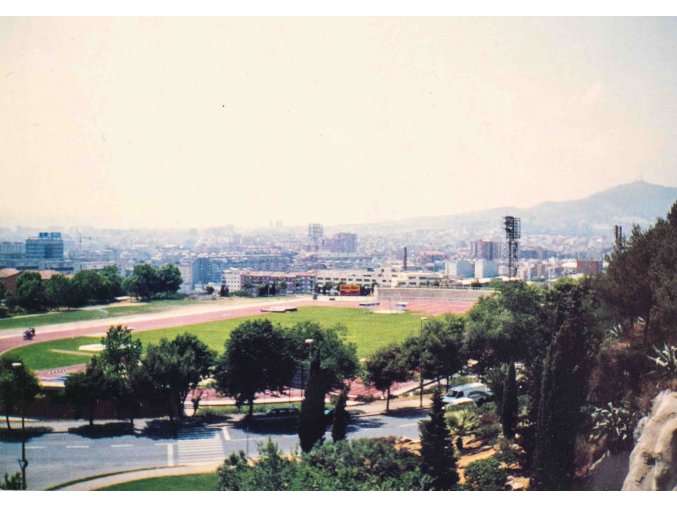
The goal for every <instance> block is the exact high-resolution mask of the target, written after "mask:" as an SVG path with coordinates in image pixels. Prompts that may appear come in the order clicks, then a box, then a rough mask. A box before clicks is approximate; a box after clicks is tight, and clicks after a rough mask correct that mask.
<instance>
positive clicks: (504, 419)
mask: <svg viewBox="0 0 677 507" xmlns="http://www.w3.org/2000/svg"><path fill="white" fill-rule="evenodd" d="M517 408H518V403H517V379H516V373H515V363H514V362H511V363H510V366H508V374H507V375H506V378H505V387H504V388H503V401H502V403H501V425H502V426H503V435H504V436H505V437H506V438H509V439H511V440H512V439H513V438H515V430H516V429H517Z"/></svg>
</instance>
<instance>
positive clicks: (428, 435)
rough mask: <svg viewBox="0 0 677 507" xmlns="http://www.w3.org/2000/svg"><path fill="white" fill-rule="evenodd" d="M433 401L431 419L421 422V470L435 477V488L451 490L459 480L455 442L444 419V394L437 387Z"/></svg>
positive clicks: (433, 483)
mask: <svg viewBox="0 0 677 507" xmlns="http://www.w3.org/2000/svg"><path fill="white" fill-rule="evenodd" d="M432 401H433V403H432V409H431V411H430V420H427V421H421V422H420V423H419V432H420V434H421V470H422V471H423V472H424V473H426V474H428V475H430V476H431V477H432V478H433V482H432V485H433V488H434V489H436V490H439V491H449V490H451V489H453V488H454V486H455V485H456V483H457V482H458V472H457V471H456V456H455V452H454V444H453V442H452V439H451V433H450V432H449V428H448V427H447V423H446V422H445V419H444V404H443V402H442V395H441V394H440V392H439V391H438V390H437V389H436V390H435V392H434V393H433V400H432Z"/></svg>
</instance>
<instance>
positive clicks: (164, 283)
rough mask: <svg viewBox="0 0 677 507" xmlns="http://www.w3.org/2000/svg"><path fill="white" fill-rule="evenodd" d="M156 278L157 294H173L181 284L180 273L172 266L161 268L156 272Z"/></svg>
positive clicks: (167, 265)
mask: <svg viewBox="0 0 677 507" xmlns="http://www.w3.org/2000/svg"><path fill="white" fill-rule="evenodd" d="M156 276H157V280H158V284H157V292H166V293H174V292H176V291H177V290H179V288H180V287H181V284H182V283H183V279H182V278H181V272H180V271H179V268H177V267H176V266H174V264H165V265H164V266H161V267H160V268H159V269H158V270H157V272H156ZM212 289H213V288H212Z"/></svg>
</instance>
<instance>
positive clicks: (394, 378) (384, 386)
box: [365, 344, 411, 412]
mask: <svg viewBox="0 0 677 507" xmlns="http://www.w3.org/2000/svg"><path fill="white" fill-rule="evenodd" d="M365 368H366V371H367V376H366V378H365V380H366V381H367V383H369V384H370V385H373V386H374V387H375V388H376V389H378V390H379V391H382V392H383V393H384V394H385V396H386V412H388V411H389V409H390V388H391V387H392V386H393V384H394V383H395V382H404V381H406V380H408V379H409V378H410V377H411V374H410V372H409V369H408V368H407V364H406V362H405V358H404V357H403V354H402V349H401V347H400V346H399V345H397V344H390V345H386V346H385V347H383V348H381V349H379V350H378V351H376V352H375V353H374V354H373V355H372V356H371V357H370V358H368V359H367V361H366V364H365Z"/></svg>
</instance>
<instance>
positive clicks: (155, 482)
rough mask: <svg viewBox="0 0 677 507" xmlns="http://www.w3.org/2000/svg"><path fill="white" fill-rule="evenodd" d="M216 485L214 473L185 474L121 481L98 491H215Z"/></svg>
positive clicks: (216, 480)
mask: <svg viewBox="0 0 677 507" xmlns="http://www.w3.org/2000/svg"><path fill="white" fill-rule="evenodd" d="M217 485H218V477H217V475H216V474H187V475H170V476H165V477H153V478H150V479H141V480H138V481H131V482H123V483H121V484H114V485H112V486H108V487H106V488H101V489H100V490H99V491H217Z"/></svg>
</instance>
